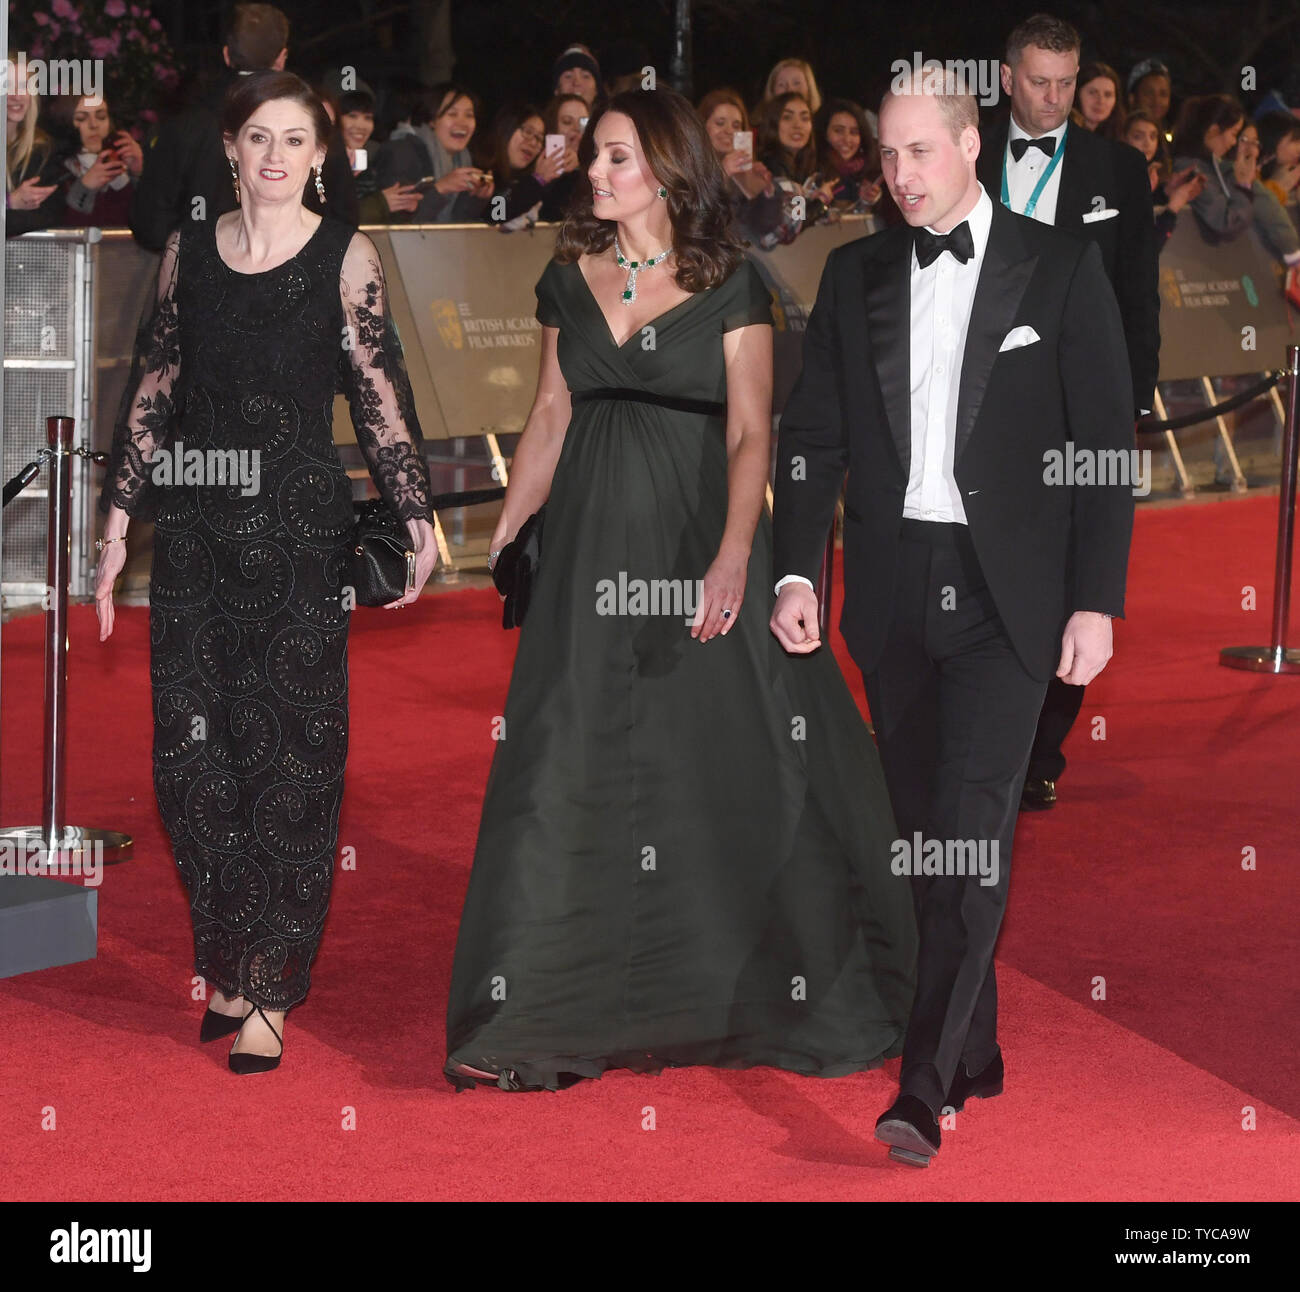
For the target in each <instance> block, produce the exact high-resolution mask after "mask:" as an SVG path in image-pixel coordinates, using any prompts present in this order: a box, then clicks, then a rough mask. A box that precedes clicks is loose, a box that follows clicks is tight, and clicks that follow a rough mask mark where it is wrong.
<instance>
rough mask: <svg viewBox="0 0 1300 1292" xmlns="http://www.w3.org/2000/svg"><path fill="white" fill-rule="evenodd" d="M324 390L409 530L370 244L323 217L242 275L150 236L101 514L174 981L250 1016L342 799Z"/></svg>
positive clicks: (281, 999) (296, 938) (306, 941)
mask: <svg viewBox="0 0 1300 1292" xmlns="http://www.w3.org/2000/svg"><path fill="white" fill-rule="evenodd" d="M340 385H341V386H342V388H343V389H344V390H345V391H346V393H347V396H348V399H349V403H350V407H351V410H352V420H353V423H354V425H355V427H356V433H357V443H358V445H359V446H360V448H361V450H362V452H363V454H364V456H365V459H366V463H367V465H368V467H369V469H370V473H371V475H372V477H373V479H374V482H375V484H376V486H377V488H378V491H379V493H380V495H381V496H382V497H383V498H384V499H385V501H386V502H387V503H388V504H389V506H390V507H391V508H392V509H393V511H395V512H396V513H397V514H398V515H400V516H401V517H403V518H404V519H406V518H410V517H420V516H423V517H426V518H428V517H430V510H429V508H430V488H429V475H428V469H427V467H426V465H425V462H424V458H423V454H422V451H421V449H422V440H421V435H420V427H419V423H418V420H417V418H416V414H415V409H414V405H413V401H412V397H411V390H410V384H409V381H408V380H407V376H406V372H405V368H404V366H403V362H402V352H401V345H400V342H399V340H398V337H397V333H396V330H395V328H394V327H393V325H392V321H391V318H390V317H389V315H388V312H387V309H386V293H385V285H384V276H383V270H382V267H381V265H380V261H379V257H378V254H377V253H376V251H375V249H374V246H373V244H372V243H371V242H370V240H369V239H368V238H366V237H365V236H364V235H361V234H358V233H357V232H356V231H355V230H354V229H352V228H351V227H349V226H348V225H345V224H343V223H341V222H339V221H336V220H334V219H333V218H331V217H329V216H326V217H325V218H323V219H322V220H321V223H320V225H319V226H318V228H317V229H316V231H315V232H314V233H313V234H312V236H311V237H310V239H309V240H308V242H307V243H306V245H305V246H304V247H303V248H302V249H301V250H300V251H299V252H298V253H297V254H296V255H295V256H293V257H291V258H290V259H289V260H287V261H285V262H284V263H283V264H281V265H279V266H277V267H275V268H273V269H270V270H267V271H265V272H263V273H254V274H244V273H240V272H238V271H236V270H234V269H231V268H230V267H229V266H228V265H227V264H226V263H225V261H223V260H222V259H221V257H220V255H219V253H218V251H217V245H216V238H215V229H214V225H213V223H209V224H207V225H202V224H192V225H187V226H186V227H185V229H184V231H183V232H181V233H179V234H173V235H172V237H171V239H170V240H169V241H168V244H167V247H166V249H165V251H164V253H163V260H162V265H161V268H160V274H159V287H158V293H157V296H156V299H155V302H154V305H153V307H152V309H151V311H150V312H149V317H148V318H147V319H146V320H145V322H144V323H143V324H142V327H141V330H140V333H139V336H138V339H137V343H136V353H135V360H134V363H133V368H132V373H131V377H130V379H129V381H128V385H127V389H126V393H125V396H124V399H123V404H122V412H121V414H120V416H119V418H118V422H117V425H116V427H115V432H114V443H113V453H112V461H111V464H110V468H109V473H108V478H107V479H106V480H105V482H104V489H103V493H102V496H101V500H100V506H101V510H107V508H108V506H109V505H110V504H112V503H116V504H117V505H118V506H120V507H122V508H123V509H124V510H125V511H126V512H128V513H129V514H130V515H131V516H132V517H147V518H149V519H152V520H153V521H154V525H155V530H154V545H153V566H152V573H151V577H150V584H149V633H150V673H151V683H152V692H153V718H154V740H153V779H154V788H155V792H156V794H157V800H158V808H159V812H160V814H161V816H162V819H163V823H164V825H165V827H166V829H167V833H168V835H169V837H170V841H171V845H172V850H173V854H174V856H175V860H176V864H177V866H178V867H179V870H180V874H181V877H182V879H183V881H184V883H185V886H186V889H187V890H188V893H189V898H190V906H191V914H192V918H193V925H194V968H195V971H196V972H197V973H198V974H200V975H201V976H202V977H203V978H204V979H206V980H207V982H208V983H209V984H210V985H212V986H214V987H219V988H220V989H221V990H222V991H223V992H224V993H225V994H226V995H227V996H234V995H243V996H246V997H247V998H248V999H249V1000H250V1001H251V1002H253V1003H255V1004H257V1005H261V1006H262V1007H263V1008H264V1009H275V1010H280V1009H288V1008H290V1007H291V1006H293V1005H295V1004H298V1003H299V1002H301V1001H302V1000H303V999H304V998H305V996H306V995H307V990H308V985H309V977H310V969H311V965H312V961H313V959H314V958H315V955H316V952H317V949H318V947H319V944H320V936H321V930H322V927H323V925H324V922H325V916H326V911H327V908H328V905H329V897H330V885H331V880H332V878H333V870H334V855H335V847H336V842H337V835H338V819H339V811H340V807H341V805H342V798H343V773H344V765H345V761H346V757H347V747H348V657H347V642H348V624H349V618H350V611H351V597H350V595H349V593H348V591H347V584H348V574H347V561H348V550H347V540H348V537H349V534H350V531H351V529H352V526H353V523H354V511H353V505H352V488H351V482H350V481H349V479H348V476H347V473H346V472H345V470H344V468H343V465H342V463H341V461H340V458H339V455H338V452H337V450H336V448H335V446H334V440H333V433H332V407H333V401H334V395H335V393H336V391H337V390H338V389H339V388H340ZM195 451H197V452H198V454H199V456H198V457H196V456H195ZM222 462H224V463H225V464H226V465H225V466H224V467H222V466H221V463H222ZM222 471H224V472H225V474H224V476H223V475H222V474H221V473H222ZM223 479H224V481H225V483H220V481H221V480H223Z"/></svg>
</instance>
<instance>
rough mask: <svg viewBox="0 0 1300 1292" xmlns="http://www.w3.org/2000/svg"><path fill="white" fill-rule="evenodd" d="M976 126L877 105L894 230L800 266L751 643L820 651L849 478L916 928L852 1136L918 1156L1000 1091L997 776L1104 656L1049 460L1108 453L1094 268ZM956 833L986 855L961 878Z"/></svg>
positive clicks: (1122, 434) (850, 565) (1095, 596)
mask: <svg viewBox="0 0 1300 1292" xmlns="http://www.w3.org/2000/svg"><path fill="white" fill-rule="evenodd" d="M978 120H979V118H978V109H977V107H976V104H975V100H974V98H973V97H971V96H968V95H935V94H933V93H930V92H928V91H927V92H926V93H903V92H899V93H891V94H890V95H888V96H886V98H885V101H884V102H883V103H882V105H881V109H880V143H881V158H882V162H883V167H884V177H885V181H886V183H887V184H888V186H889V189H890V192H891V193H892V194H893V197H894V200H895V201H896V202H897V204H898V206H899V209H900V210H901V211H902V213H903V216H904V218H905V220H906V223H905V224H902V225H898V226H896V227H894V228H892V229H889V230H887V231H885V232H883V233H879V234H877V235H875V236H874V237H871V238H863V239H860V240H858V241H855V242H850V243H847V244H846V245H844V246H842V247H839V248H837V249H836V250H834V251H833V252H831V254H830V256H829V258H828V259H827V262H826V268H825V270H824V272H823V274H822V279H821V285H820V287H819V289H818V293H817V301H816V304H815V306H814V308H813V311H812V314H811V316H810V318H809V322H808V330H807V332H806V333H805V337H804V350H803V372H802V374H801V376H800V378H799V381H798V384H797V385H796V386H795V389H794V391H793V393H792V394H791V396H790V400H789V402H788V404H787V405H786V409H785V413H784V415H783V417H782V418H781V432H780V440H779V445H778V451H777V475H776V493H775V513H774V517H775V552H774V555H775V569H776V571H777V573H778V574H781V575H783V576H785V577H782V578H781V580H780V582H779V583H778V584H777V587H776V591H777V601H776V606H775V609H774V610H773V614H772V631H773V632H774V633H775V634H776V636H777V638H778V640H779V641H780V642H781V644H782V645H783V646H784V647H785V648H786V650H788V651H792V652H797V653H807V652H809V651H812V650H816V649H817V648H818V647H819V646H820V644H821V643H820V638H819V632H818V622H817V598H816V595H815V594H814V592H813V582H812V581H813V580H814V579H815V578H816V577H817V574H818V570H819V568H820V566H821V561H822V552H823V549H824V548H825V545H826V533H827V530H828V529H829V527H830V523H831V519H832V516H833V515H834V511H835V503H836V499H837V498H838V496H839V492H840V488H841V485H842V484H843V481H844V474H845V471H846V470H847V471H848V493H847V505H846V507H845V513H844V515H845V522H844V608H843V614H842V619H841V628H842V631H843V633H844V637H845V640H846V641H847V642H848V646H849V650H850V651H851V652H852V654H853V658H854V660H855V661H856V662H857V664H858V665H859V667H861V669H862V670H863V674H864V677H865V679H866V685H867V697H868V700H869V702H870V705H871V716H872V719H873V721H874V723H875V728H876V737H877V741H878V743H879V748H880V756H881V761H882V764H883V766H884V771H885V777H886V781H887V783H888V786H889V793H890V799H891V802H892V803H893V807H894V815H895V817H896V819H897V825H898V831H899V840H898V842H897V843H896V844H895V849H894V856H895V864H894V868H895V871H896V873H898V872H899V871H900V869H901V871H902V873H906V874H908V875H910V876H911V883H912V895H913V901H914V905H915V910H916V914H917V922H918V927H919V931H920V951H919V956H918V964H917V988H916V997H915V1002H914V1005H913V1010H912V1015H911V1020H910V1022H909V1025H908V1031H907V1039H906V1042H905V1044H904V1050H903V1064H902V1073H901V1078H900V1090H899V1098H898V1100H897V1101H896V1102H895V1104H894V1105H893V1107H891V1108H890V1109H889V1110H888V1112H886V1113H885V1114H884V1116H882V1117H881V1119H880V1121H879V1122H878V1123H877V1130H876V1135H877V1138H879V1139H881V1140H883V1141H884V1142H885V1143H888V1144H889V1145H890V1146H891V1150H890V1155H891V1157H895V1158H897V1159H900V1160H903V1161H906V1162H910V1163H913V1164H915V1165H920V1166H925V1165H928V1164H929V1159H930V1158H931V1157H932V1156H933V1155H934V1153H935V1152H937V1151H938V1148H939V1142H940V1133H939V1125H938V1116H937V1115H938V1114H939V1113H940V1112H941V1110H942V1109H943V1108H944V1107H946V1106H948V1105H951V1106H952V1107H954V1108H960V1107H962V1105H963V1103H964V1101H965V1100H966V1099H967V1098H970V1097H975V1096H989V1095H993V1094H997V1093H999V1092H1000V1091H1001V1089H1002V1080H1003V1065H1002V1055H1001V1050H1000V1048H999V1046H998V1042H997V987H996V982H995V979H994V971H993V950H994V944H995V943H996V941H997V935H998V930H999V928H1000V926H1001V922H1002V914H1003V910H1004V908H1005V905H1006V896H1007V881H1008V874H1009V864H1010V858H1011V842H1012V837H1013V834H1014V830H1015V823H1016V810H1017V801H1018V796H1019V793H1020V785H1021V782H1022V780H1023V778H1024V774H1025V765H1026V762H1027V760H1028V758H1029V747H1030V744H1031V742H1032V740H1033V735H1034V727H1035V723H1036V721H1037V718H1038V711H1039V708H1040V707H1041V705H1042V700H1043V693H1044V691H1045V689H1046V686H1047V680H1048V678H1049V677H1051V676H1052V674H1053V673H1054V672H1055V671H1056V670H1057V669H1058V667H1060V668H1061V669H1063V670H1064V671H1065V674H1066V677H1067V679H1068V680H1069V681H1071V682H1075V683H1080V684H1081V683H1084V682H1087V681H1090V680H1091V679H1092V678H1093V677H1095V676H1096V675H1097V673H1099V672H1100V671H1101V669H1102V668H1103V667H1104V666H1105V663H1106V661H1107V659H1108V658H1109V657H1110V654H1111V624H1110V620H1111V617H1112V616H1122V615H1123V612H1124V585H1125V575H1126V569H1127V564H1128V547H1129V538H1130V534H1131V530H1132V523H1133V496H1132V493H1131V492H1130V489H1129V487H1128V486H1127V485H1126V484H1120V485H1065V484H1061V483H1052V482H1053V481H1057V480H1059V479H1060V478H1061V476H1060V474H1059V472H1055V471H1053V470H1051V469H1049V468H1050V467H1051V464H1052V463H1053V462H1056V463H1059V462H1060V461H1063V460H1064V459H1065V457H1066V456H1068V455H1073V457H1074V460H1075V461H1076V463H1077V462H1080V461H1081V459H1080V457H1079V455H1080V454H1083V455H1085V456H1086V455H1093V456H1094V457H1095V456H1096V455H1099V454H1101V453H1103V452H1106V451H1112V452H1113V451H1115V450H1119V451H1122V452H1124V453H1125V454H1126V455H1127V453H1128V451H1129V450H1130V448H1131V445H1132V438H1133V427H1132V421H1131V411H1132V410H1131V409H1130V407H1129V396H1128V390H1129V386H1130V378H1129V371H1128V359H1127V356H1126V354H1125V351H1124V344H1123V339H1122V333H1121V331H1120V319H1119V310H1118V307H1117V306H1116V304H1115V296H1114V293H1113V292H1112V291H1111V289H1110V285H1109V283H1108V282H1107V281H1106V274H1105V271H1104V270H1103V268H1102V265H1101V257H1100V254H1099V252H1098V251H1097V249H1096V247H1094V246H1093V245H1091V244H1090V243H1087V242H1082V241H1080V240H1077V239H1073V238H1070V237H1068V236H1066V235H1065V234H1062V233H1058V232H1057V231H1056V230H1054V229H1051V228H1048V227H1046V226H1044V225H1042V224H1039V223H1037V222H1036V221H1033V220H1026V219H1024V218H1023V217H1021V216H1018V215H1014V214H1012V213H1011V212H1010V211H1008V210H1007V209H1006V208H1005V207H1003V206H1002V205H1001V204H1000V203H997V202H994V201H992V200H991V198H990V196H989V194H988V193H987V192H985V190H984V189H983V187H982V186H981V185H980V183H979V180H978V178H977V176H976V169H975V165H976V159H977V157H978V156H979V149H980V137H979V129H978ZM1054 455H1056V456H1055V457H1054ZM1077 475H1078V472H1077V471H1076V473H1075V477H1077ZM1075 477H1071V478H1075ZM1108 478H1109V476H1108ZM934 841H937V844H938V846H939V848H940V849H941V853H942V857H941V859H940V861H939V863H938V864H937V865H936V864H935V863H934V861H933V846H934ZM981 845H982V846H983V848H984V850H985V853H986V854H987V855H988V856H991V857H992V858H994V859H995V860H994V864H992V865H991V866H987V867H986V866H984V865H982V864H980V865H979V873H978V874H975V873H973V872H975V870H976V869H977V864H976V862H975V860H974V858H972V856H971V853H972V850H978V849H979V848H980V847H981ZM909 853H910V856H909ZM900 861H901V863H902V864H901V867H900V864H899V863H900ZM935 872H939V873H935ZM963 872H964V873H963ZM900 882H904V880H903V879H901V878H900Z"/></svg>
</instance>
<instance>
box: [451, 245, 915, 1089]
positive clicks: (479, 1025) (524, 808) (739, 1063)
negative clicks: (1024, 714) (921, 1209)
mask: <svg viewBox="0 0 1300 1292" xmlns="http://www.w3.org/2000/svg"><path fill="white" fill-rule="evenodd" d="M537 299H538V306H537V318H538V320H539V321H540V322H541V323H542V324H543V325H546V326H550V327H555V328H558V329H559V336H558V341H557V347H558V349H557V353H558V358H559V363H560V368H561V370H562V372H563V374H564V378H565V381H566V382H567V384H568V386H569V389H570V392H571V400H572V405H573V414H572V418H571V420H570V422H569V426H568V430H567V432H566V434H565V438H564V444H563V448H562V450H561V453H560V457H559V461H558V462H557V465H556V468H555V474H554V477H553V480H552V484H551V492H550V498H549V500H548V502H547V507H546V518H545V524H544V534H543V540H542V555H541V561H540V565H539V572H538V576H537V580H536V583H535V585H534V587H533V591H532V597H531V600H530V603H529V608H528V615H527V618H526V619H525V620H524V623H523V627H522V629H521V632H520V639H519V649H518V653H517V656H516V659H515V669H514V674H513V677H512V678H511V683H510V691H509V694H508V696H507V698H506V703H505V713H504V715H503V716H504V719H505V721H504V724H503V726H502V728H501V736H500V738H499V743H498V744H497V746H496V752H495V755H494V758H493V763H492V771H491V773H490V775H489V778H488V785H487V794H486V798H485V800H484V803H483V815H482V821H481V824H480V826H479V835H478V845H477V849H476V852H475V855H474V866H473V870H472V871H471V874H470V880H469V889H468V892H467V894H466V898H465V907H464V911H463V914H462V916H461V924H460V934H459V938H458V941H457V944H456V956H455V964H454V967H453V971H452V981H451V992H450V999H449V1002H448V1010H447V1055H448V1058H447V1062H446V1064H445V1066H444V1073H445V1075H446V1076H447V1078H448V1079H449V1080H450V1081H451V1082H452V1084H454V1085H457V1086H458V1087H464V1086H468V1085H470V1084H472V1083H473V1078H472V1077H469V1076H467V1075H466V1074H464V1073H462V1072H460V1071H458V1069H459V1068H460V1067H461V1066H462V1065H463V1066H464V1067H466V1068H472V1069H477V1070H479V1071H480V1072H486V1073H493V1074H496V1075H497V1082H496V1084H497V1085H498V1086H500V1087H501V1088H503V1089H507V1090H529V1089H550V1090H554V1089H558V1088H560V1087H562V1086H565V1085H568V1084H572V1082H573V1081H574V1080H576V1079H581V1078H584V1077H585V1078H592V1077H599V1076H600V1075H601V1074H602V1073H603V1072H605V1071H606V1070H608V1069H611V1068H625V1069H631V1070H633V1071H638V1072H653V1071H657V1070H660V1069H662V1068H665V1067H675V1066H686V1065H691V1064H703V1065H707V1066H713V1067H722V1068H743V1067H750V1066H754V1065H759V1064H765V1065H769V1066H772V1067H777V1068H784V1069H786V1070H788V1071H791V1072H797V1073H801V1074H805V1075H815V1076H824V1077H830V1076H840V1075H843V1074H846V1073H850V1072H856V1071H860V1070H862V1069H866V1068H871V1067H875V1066H877V1065H879V1064H880V1063H881V1061H882V1060H883V1059H885V1058H887V1057H890V1056H893V1055H896V1054H898V1053H900V1052H901V1049H902V1043H903V1036H904V1033H905V1031H906V1027H907V1017H908V1011H909V1009H910V1006H911V1000H912V993H913V984H914V972H915V956H916V927H915V917H914V914H913V910H912V897H911V892H910V889H909V887H908V881H907V879H906V878H899V877H897V876H895V875H894V874H892V873H891V868H890V856H891V842H892V840H893V839H894V835H895V830H894V821H893V816H892V813H891V811H890V806H889V797H888V794H887V791H886V788H885V783H884V778H883V775H882V773H881V769H880V763H879V760H878V758H877V755H876V750H875V746H874V745H873V744H872V741H871V738H870V736H869V735H868V734H867V731H866V728H865V726H864V724H863V722H862V717H861V715H860V714H859V713H858V710H857V707H856V706H855V704H854V702H853V697H852V696H851V695H850V693H849V690H848V687H847V686H846V685H845V683H844V678H843V677H842V676H841V674H840V671H839V668H838V666H837V664H836V662H835V659H834V658H833V656H832V655H831V654H830V651H829V648H827V647H823V648H822V649H821V650H819V651H817V652H815V653H813V654H811V655H802V656H791V655H787V654H786V653H785V651H784V650H782V648H781V646H780V645H779V643H778V642H777V641H776V639H775V638H774V637H773V636H772V633H771V632H770V630H769V628H768V617H769V614H770V612H771V606H772V584H773V577H774V576H773V571H772V527H771V522H770V520H769V518H768V516H767V514H766V513H764V514H763V515H762V516H761V517H760V520H759V524H758V527H757V530H756V532H755V535H754V540H753V545H752V549H751V554H750V558H749V567H748V578H747V586H746V591H745V601H744V604H743V606H742V607H741V610H740V613H739V615H738V617H737V619H736V621H735V624H734V626H733V627H732V628H731V629H730V630H729V631H728V633H727V635H726V636H725V637H721V636H719V637H715V638H714V639H713V640H712V641H709V642H705V643H701V642H700V641H697V640H693V639H692V638H691V636H690V620H691V618H693V613H694V609H695V604H697V603H696V601H695V600H694V598H695V596H696V595H697V592H696V589H697V587H698V581H699V580H702V579H703V577H704V575H705V573H706V571H707V570H708V567H709V566H710V564H711V563H712V561H713V559H714V557H715V556H716V554H717V551H718V545H719V543H720V541H721V538H722V534H723V530H724V528H725V525H726V518H727V502H728V482H727V469H728V457H727V447H726V421H725V417H724V416H723V415H721V411H720V409H721V402H720V401H723V400H725V399H726V395H727V373H726V365H725V359H724V352H723V344H724V343H723V335H724V334H725V333H727V332H729V331H732V330H733V329H735V328H740V327H745V326H748V325H751V324H769V325H770V324H771V323H772V312H771V307H770V305H771V303H770V298H769V295H768V291H767V288H766V287H765V286H764V284H763V281H762V279H761V277H760V276H759V274H758V271H757V270H756V269H755V268H754V266H753V265H752V264H751V263H749V262H748V261H745V262H742V263H741V265H740V266H739V267H738V268H737V269H736V270H735V271H734V272H733V273H732V274H731V275H730V276H729V277H728V278H727V279H726V280H725V281H724V282H723V283H721V284H719V285H718V286H716V287H712V288H709V289H707V290H704V291H701V292H697V293H695V294H694V295H693V296H691V297H689V298H688V299H687V300H685V301H683V302H681V303H680V304H678V305H676V306H674V307H673V308H671V309H669V310H667V311H666V312H665V313H663V314H661V315H660V316H659V317H658V318H656V319H654V320H653V333H654V335H653V344H652V345H647V344H645V343H644V340H643V336H644V334H643V333H634V334H633V335H632V336H631V337H629V338H628V339H627V341H626V342H624V343H623V344H622V345H618V344H616V342H615V340H614V337H613V335H612V333H611V331H610V328H609V326H608V323H607V321H606V319H605V316H604V314H603V313H602V311H601V309H600V307H599V305H598V304H597V303H596V300H595V298H594V297H593V295H592V294H591V291H590V289H589V288H588V287H587V284H586V280H585V278H584V277H583V275H582V271H581V269H580V268H579V266H578V264H577V263H576V262H570V263H568V264H560V263H558V262H556V261H552V262H551V264H550V265H549V266H548V267H547V269H546V272H545V273H544V274H543V275H542V278H541V280H540V282H539V283H538V284H537ZM688 602H689V604H688ZM656 603H657V605H656Z"/></svg>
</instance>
